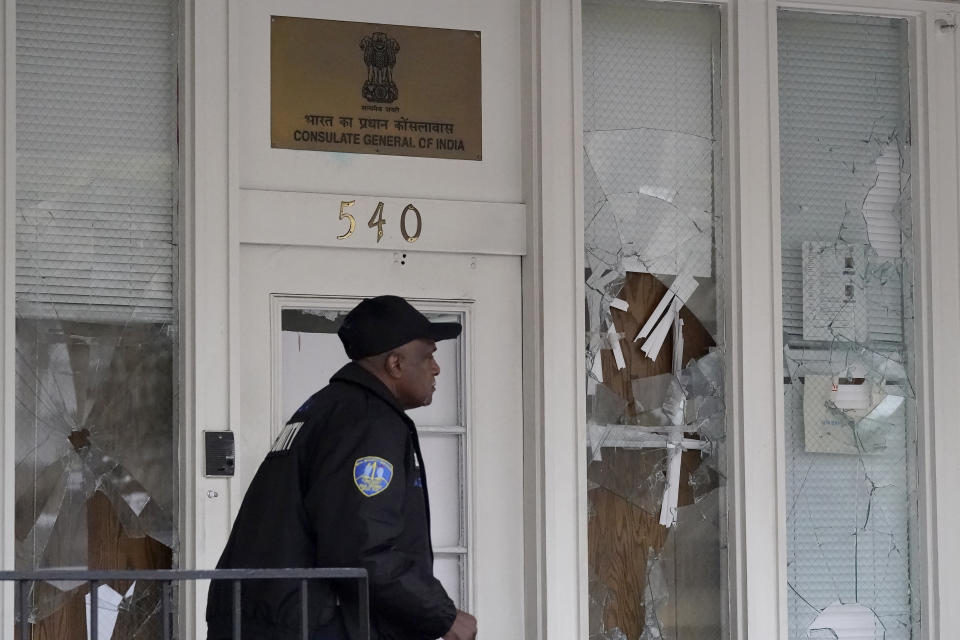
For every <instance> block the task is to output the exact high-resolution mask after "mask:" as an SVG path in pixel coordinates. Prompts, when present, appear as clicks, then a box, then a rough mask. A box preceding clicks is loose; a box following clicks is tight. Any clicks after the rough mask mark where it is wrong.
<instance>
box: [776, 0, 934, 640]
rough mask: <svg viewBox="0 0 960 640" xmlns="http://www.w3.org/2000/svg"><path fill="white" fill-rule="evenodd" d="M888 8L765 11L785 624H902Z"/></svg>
mask: <svg viewBox="0 0 960 640" xmlns="http://www.w3.org/2000/svg"><path fill="white" fill-rule="evenodd" d="M907 34H908V24H907V21H905V20H900V19H889V18H874V17H865V16H841V15H825V14H813V13H806V12H798V11H782V12H780V14H779V20H778V37H779V44H778V51H779V65H780V70H779V76H780V79H779V84H780V86H779V91H780V154H781V168H780V169H781V225H780V226H781V232H782V238H781V249H782V268H783V327H784V332H783V339H784V344H783V348H784V366H785V372H784V373H785V378H784V382H785V384H784V419H785V426H786V437H785V439H784V441H785V446H786V495H787V581H788V587H789V588H788V598H789V605H788V607H789V609H788V610H789V618H788V620H789V629H790V638H794V639H797V640H800V639H805V638H808V637H810V638H820V637H827V638H835V637H857V638H870V639H878V640H879V639H881V638H882V639H884V640H899V639H906V638H912V637H914V634H916V633H917V632H918V630H919V625H918V618H917V617H916V616H915V615H914V612H915V611H917V610H918V603H917V601H916V594H917V593H918V590H916V589H914V588H912V587H911V584H912V580H915V579H916V576H912V575H911V574H912V573H914V572H915V571H917V568H916V567H915V566H914V563H913V558H915V556H914V552H913V549H914V547H915V545H916V536H915V535H914V533H915V532H914V531H912V528H911V522H915V521H916V508H917V495H916V477H917V466H916V455H917V443H916V436H915V427H916V409H915V402H914V393H913V372H914V368H915V364H914V350H913V334H914V326H913V310H914V305H913V296H912V279H913V263H914V255H913V233H912V213H911V203H910V158H911V148H910V144H911V142H910V112H909V104H910V93H909V86H910V85H909V68H908V59H909V58H908V55H909V43H908V36H907Z"/></svg>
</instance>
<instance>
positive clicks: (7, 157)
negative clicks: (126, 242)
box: [0, 0, 17, 637]
mask: <svg viewBox="0 0 960 640" xmlns="http://www.w3.org/2000/svg"><path fill="white" fill-rule="evenodd" d="M15 8H16V5H15V3H14V1H13V0H6V1H5V3H4V5H3V7H2V8H0V34H2V35H0V37H2V38H3V42H2V44H0V47H2V51H3V67H2V68H3V83H2V87H0V95H2V110H3V115H2V120H0V122H2V125H0V126H2V127H3V128H2V132H0V141H2V145H3V155H2V158H0V176H2V184H0V194H2V197H3V211H4V215H3V219H2V226H0V241H2V243H3V246H2V251H0V254H2V258H0V287H2V297H0V331H2V336H3V348H2V353H3V356H2V358H3V359H2V363H0V393H2V398H0V419H2V421H3V422H2V423H0V424H2V425H3V446H2V449H0V450H2V452H3V453H2V456H0V470H2V480H0V482H2V483H3V493H2V497H0V509H2V516H0V549H2V551H0V553H2V562H3V565H2V566H3V568H4V569H13V568H14V558H15V542H14V521H15V518H14V502H15V500H16V493H15V491H14V489H15V487H14V482H15V475H14V469H15V467H16V429H15V428H14V426H13V425H14V424H15V423H14V418H15V413H14V412H15V407H16V399H15V393H16V376H15V375H14V367H15V364H16V333H15V321H14V317H15V309H16V307H15V304H16V299H15V292H16V281H15V280H14V278H15V274H14V266H15V264H16V247H17V245H16V237H17V235H16V216H15V215H14V213H15V212H16V210H17V209H16V191H17V190H16V188H15V186H14V185H16V173H15V171H16V154H17V144H16V133H15V132H16V130H15V127H14V121H15V120H14V118H15V115H16V104H17V100H16V83H15V82H14V78H15V75H14V73H15V70H16V66H15V65H16V56H15V48H16V38H15V37H14V36H15V33H16V26H17V21H16V14H15V13H14V10H15ZM0 594H2V602H0V621H2V622H3V628H2V631H0V634H2V636H3V637H6V636H7V635H8V634H9V635H12V632H13V619H14V618H13V585H11V584H4V585H3V587H2V592H0Z"/></svg>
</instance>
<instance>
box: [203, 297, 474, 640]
mask: <svg viewBox="0 0 960 640" xmlns="http://www.w3.org/2000/svg"><path fill="white" fill-rule="evenodd" d="M460 330H461V326H460V325H459V324H458V323H453V322H430V321H429V320H428V319H427V318H426V317H425V316H424V315H423V314H421V313H420V312H419V311H417V310H416V309H414V308H413V307H412V306H410V304H409V303H408V302H407V301H406V300H404V299H403V298H399V297H396V296H380V297H377V298H370V299H367V300H364V301H363V302H361V303H360V304H358V305H357V306H356V307H355V308H354V309H353V310H352V311H351V312H350V313H348V314H347V316H346V318H344V321H343V325H342V326H341V328H340V330H339V331H338V335H339V336H340V340H341V341H342V342H343V346H344V348H345V349H346V352H347V355H348V356H349V357H350V359H351V360H352V362H350V363H349V364H347V365H346V366H344V367H343V368H342V369H340V371H338V372H337V373H336V374H335V375H334V376H333V378H331V380H330V384H329V385H327V386H326V387H324V388H323V389H321V390H320V391H318V392H317V393H315V394H314V395H313V396H311V397H310V398H309V399H308V400H307V401H306V402H305V403H304V404H303V406H301V407H300V409H298V410H297V412H296V413H295V414H294V415H293V417H292V418H291V419H290V421H289V422H288V423H287V424H286V426H285V427H284V429H283V430H282V432H281V433H280V435H279V436H278V437H277V438H276V440H275V441H274V443H273V446H272V447H271V450H270V452H269V453H268V454H267V457H266V459H265V460H264V461H263V463H262V464H261V465H260V468H259V470H258V471H257V474H256V476H255V477H254V479H253V482H252V483H251V485H250V488H249V489H248V490H247V494H246V496H245V497H244V500H243V504H242V506H241V507H240V513H239V514H238V515H237V520H236V522H235V523H234V526H233V531H232V532H231V534H230V539H229V541H228V542H227V546H226V548H225V549H224V552H223V555H222V557H221V558H220V562H219V563H218V565H217V566H218V568H274V567H364V568H366V569H367V571H368V573H369V577H370V609H371V611H370V627H371V636H372V638H373V639H374V640H436V639H437V638H441V637H442V638H443V639H444V640H473V638H475V637H476V633H477V631H476V630H477V623H476V619H475V618H474V617H473V616H471V615H470V614H468V613H465V612H463V611H458V610H457V609H456V608H455V607H454V604H453V602H452V601H451V600H450V598H449V597H448V596H447V593H446V591H444V588H443V586H441V584H440V582H439V581H438V580H437V579H436V578H435V577H434V576H433V551H432V548H431V543H430V505H429V499H428V494H427V478H426V473H425V469H424V465H423V456H422V455H421V453H420V443H419V440H418V438H417V432H416V427H415V426H414V423H413V421H412V420H411V419H410V418H409V417H408V416H407V414H406V413H405V410H407V409H413V408H416V407H421V406H424V405H427V404H430V402H431V401H432V399H433V392H434V390H435V388H436V385H435V378H436V376H437V375H438V374H439V373H440V367H439V366H438V365H437V362H436V360H435V359H434V357H433V354H434V352H435V351H436V345H435V342H436V341H438V340H447V339H450V338H455V337H457V336H458V335H460ZM231 597H232V585H231V583H230V582H223V581H214V582H212V583H211V586H210V593H209V599H208V604H207V623H208V634H209V635H208V638H210V639H212V640H221V639H227V638H231V634H232V619H231V612H232V600H231ZM308 599H309V602H310V606H309V614H310V629H311V636H310V637H311V638H313V639H314V640H355V639H356V638H357V637H358V630H357V628H356V625H357V620H358V601H357V596H356V588H355V583H354V584H349V583H348V584H344V585H332V584H331V583H329V582H320V583H317V584H311V585H310V587H309V591H308ZM241 608H242V634H243V638H244V639H245V640H249V639H253V638H271V639H273V638H300V637H301V636H300V585H299V582H298V581H276V580H260V581H245V582H244V583H243V587H242V598H241Z"/></svg>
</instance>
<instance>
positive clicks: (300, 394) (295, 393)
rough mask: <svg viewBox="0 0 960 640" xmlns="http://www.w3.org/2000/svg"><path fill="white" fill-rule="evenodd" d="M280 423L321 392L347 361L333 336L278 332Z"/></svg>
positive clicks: (335, 335) (340, 345)
mask: <svg viewBox="0 0 960 640" xmlns="http://www.w3.org/2000/svg"><path fill="white" fill-rule="evenodd" d="M280 339H281V341H282V345H281V348H282V350H283V355H282V362H283V372H282V374H281V375H282V382H281V384H280V388H281V389H282V396H283V399H282V402H283V420H284V421H286V420H289V419H290V417H291V416H292V415H293V414H294V412H295V411H296V410H297V409H299V408H300V405H302V404H303V402H304V401H305V400H306V399H307V398H309V397H310V396H311V395H313V394H314V393H316V392H317V390H319V389H322V388H323V387H325V386H326V385H327V383H328V382H329V381H330V378H331V377H332V376H333V374H335V373H336V372H337V371H338V370H339V369H340V367H342V366H343V365H345V364H347V362H349V361H350V359H349V358H347V355H346V354H345V353H344V352H343V344H342V343H341V342H340V338H338V337H337V334H336V333H307V332H305V331H283V332H282V333H281V338H280Z"/></svg>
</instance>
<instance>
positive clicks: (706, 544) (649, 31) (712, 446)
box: [583, 0, 725, 640]
mask: <svg viewBox="0 0 960 640" xmlns="http://www.w3.org/2000/svg"><path fill="white" fill-rule="evenodd" d="M720 36H721V14H720V10H719V9H718V8H716V7H707V6H696V5H668V4H659V3H643V2H621V1H616V0H609V1H592V2H584V4H583V127H584V131H583V144H584V149H583V166H584V218H585V228H584V241H585V262H586V273H585V278H586V313H587V325H586V326H587V332H588V339H587V353H586V359H585V360H586V362H585V366H586V369H587V372H588V375H587V383H588V387H587V444H588V448H587V451H586V452H585V453H586V455H587V456H588V462H589V465H588V470H587V482H588V485H587V496H588V509H589V511H588V559H589V592H590V607H589V612H590V638H591V639H593V640H641V639H642V640H652V639H654V638H670V639H678V640H689V639H694V638H696V639H700V638H703V639H707V638H709V639H711V640H713V639H715V638H719V637H722V635H723V633H724V625H723V611H724V610H725V605H724V597H725V596H724V589H723V585H724V584H725V578H724V575H723V568H722V558H723V556H724V553H725V552H724V551H723V549H724V547H725V540H724V537H723V532H724V530H723V525H722V522H723V519H724V518H723V514H724V506H723V500H724V496H723V488H724V484H725V482H724V471H723V469H724V465H723V455H724V438H725V436H724V433H725V423H724V411H725V409H724V400H723V398H724V392H723V378H722V372H723V362H724V355H723V351H722V350H723V343H722V336H723V330H722V326H721V319H722V317H723V313H722V304H723V303H722V301H723V296H722V282H721V280H720V273H722V269H721V268H720V265H721V261H722V251H721V239H722V236H723V219H724V216H723V210H724V205H723V201H722V198H721V197H720V196H719V195H718V194H719V192H720V191H722V189H721V186H722V184H723V179H722V160H721V158H722V156H721V153H720V150H721V148H720V142H719V141H720V139H721V134H720V129H719V125H720V122H721V120H720V117H719V113H720V108H721V99H720V96H721V82H720V80H721V79H720V76H719V71H718V70H719V69H721V68H722V60H721V47H720V40H721V38H720Z"/></svg>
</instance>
